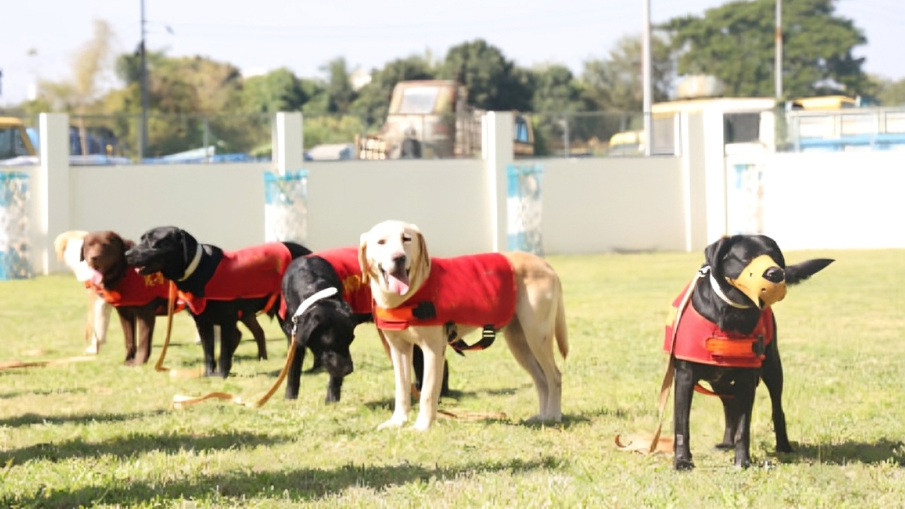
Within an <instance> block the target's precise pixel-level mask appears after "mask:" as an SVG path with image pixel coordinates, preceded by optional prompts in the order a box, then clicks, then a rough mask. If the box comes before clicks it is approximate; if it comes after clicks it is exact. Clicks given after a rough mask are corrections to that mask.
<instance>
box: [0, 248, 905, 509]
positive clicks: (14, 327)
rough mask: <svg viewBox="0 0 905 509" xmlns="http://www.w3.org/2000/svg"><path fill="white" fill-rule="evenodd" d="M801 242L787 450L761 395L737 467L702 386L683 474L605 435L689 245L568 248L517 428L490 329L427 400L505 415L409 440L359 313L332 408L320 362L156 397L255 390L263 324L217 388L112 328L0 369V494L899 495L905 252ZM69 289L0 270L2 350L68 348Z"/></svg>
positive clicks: (294, 502) (787, 326) (686, 502)
mask: <svg viewBox="0 0 905 509" xmlns="http://www.w3.org/2000/svg"><path fill="white" fill-rule="evenodd" d="M817 256H821V257H832V258H835V259H836V260H837V261H836V263H835V264H833V265H831V266H830V267H829V268H828V269H826V270H824V272H823V273H820V274H818V275H817V276H815V277H814V279H813V280H811V281H807V282H805V283H804V284H802V285H801V286H798V287H794V288H792V289H791V290H790V292H789V296H788V298H787V299H786V300H785V301H784V302H782V303H779V304H778V305H777V306H776V314H777V318H778V320H779V332H780V339H779V344H780V350H781V352H782V356H783V364H784V366H785V369H786V386H785V403H786V415H787V419H788V425H789V434H790V437H791V439H792V441H793V445H794V446H795V447H796V452H795V453H794V454H788V455H779V456H777V455H776V454H775V453H774V452H773V436H772V425H771V422H770V410H769V400H768V397H767V395H766V391H764V390H761V391H759V392H758V398H757V402H756V406H755V415H754V421H753V424H752V455H753V459H754V461H755V464H756V466H755V467H752V468H750V469H748V470H745V471H740V470H737V469H735V468H734V467H733V466H732V453H731V452H724V451H717V450H715V449H714V448H713V447H712V445H713V444H715V443H716V442H718V441H719V439H720V437H721V429H722V427H721V426H722V422H721V419H722V412H721V410H720V405H719V402H717V401H715V400H713V399H712V398H705V397H703V396H697V397H696V398H695V400H694V408H693V409H692V426H693V428H692V441H693V443H692V451H693V453H694V455H695V462H696V464H697V466H698V468H697V469H696V470H695V471H693V472H690V473H677V472H674V471H673V470H672V468H671V458H668V457H665V456H654V457H643V456H640V455H635V454H629V453H623V452H618V451H616V450H615V448H614V447H613V437H614V436H615V435H616V434H617V433H622V432H632V431H637V430H652V429H653V427H654V426H655V424H656V402H655V399H656V396H657V392H658V388H659V387H658V386H659V382H660V378H661V376H662V374H663V373H662V370H663V369H664V367H665V358H664V354H663V353H662V352H661V351H660V346H661V344H662V343H661V342H662V334H663V323H664V318H665V316H666V313H665V312H666V309H667V307H668V305H669V303H670V302H671V301H672V299H673V298H674V296H675V295H676V294H677V293H678V291H679V290H680V289H681V288H682V286H683V285H684V284H685V283H686V282H687V281H688V280H689V279H690V278H691V277H692V275H693V273H694V271H695V270H696V268H697V267H698V265H699V264H700V261H701V256H700V255H699V254H670V253H666V254H628V255H615V254H613V255H598V256H569V257H551V258H550V262H551V263H552V264H553V266H554V267H556V269H557V270H558V271H559V272H560V274H561V276H562V278H563V282H564V288H565V293H566V307H567V315H568V322H569V332H570V343H571V354H570V356H569V359H568V360H567V361H565V362H563V361H560V366H561V368H562V370H563V372H564V376H563V380H564V393H563V410H564V412H565V419H564V422H563V423H562V424H561V425H556V426H548V427H545V426H536V425H526V424H523V423H522V420H523V419H525V418H527V417H529V416H531V415H532V414H534V413H535V412H536V406H537V403H536V396H535V393H534V389H533V387H532V385H531V382H530V378H529V377H528V375H527V373H525V372H524V371H523V370H522V369H521V368H519V367H518V366H517V365H516V363H515V361H514V360H513V359H512V357H511V356H510V354H509V352H508V350H507V349H506V348H505V346H504V343H503V341H502V340H501V341H499V342H498V344H497V345H495V346H494V347H493V348H491V349H489V350H487V351H484V352H476V353H470V354H468V356H467V357H465V358H462V357H459V356H456V355H450V356H449V360H450V364H451V370H452V377H451V385H452V388H453V389H454V390H455V391H456V394H455V396H454V397H452V398H447V399H444V400H443V401H442V402H441V408H445V409H446V410H450V411H453V412H455V411H456V410H467V411H502V412H505V413H506V414H507V415H508V419H506V420H502V421H496V420H494V421H482V422H464V421H453V420H441V421H440V422H439V423H438V424H437V425H436V426H435V427H434V428H433V429H432V430H431V431H430V432H428V433H423V434H419V433H416V432H413V431H410V430H408V429H403V430H398V431H395V430H394V431H382V432H378V431H376V430H375V428H376V427H377V425H378V424H379V423H381V422H383V421H384V420H385V419H387V418H388V417H389V415H390V412H391V408H390V407H391V400H392V391H393V389H392V383H393V382H392V369H391V367H390V363H389V361H388V359H387V358H386V357H385V355H384V353H383V350H382V348H381V347H380V346H379V343H378V341H377V338H376V334H374V332H373V329H372V328H370V327H367V326H362V327H360V328H359V329H358V339H356V342H355V344H354V345H353V355H354V358H355V373H353V374H352V375H351V376H350V377H349V378H348V379H347V381H346V386H345V392H344V394H343V400H342V402H340V403H339V404H336V405H331V406H326V405H324V403H323V397H324V392H325V386H326V380H327V378H326V375H325V374H316V375H307V376H305V377H304V378H303V380H302V387H303V390H304V392H303V394H302V395H301V397H300V399H299V400H298V401H285V400H283V399H281V397H279V396H277V397H275V398H274V399H273V400H271V402H270V403H268V404H267V405H266V406H264V407H263V408H261V409H257V410H255V409H247V408H242V407H239V406H235V405H230V404H226V403H221V402H216V403H214V402H206V403H202V404H200V405H196V406H194V407H190V408H187V409H184V410H171V409H170V408H169V403H170V401H171V399H172V397H173V395H175V394H189V395H201V394H204V393H206V392H209V391H213V390H223V391H228V392H232V393H237V394H241V395H243V396H244V397H245V398H251V397H256V396H258V395H260V394H262V393H263V392H264V391H265V390H266V389H267V388H268V387H269V386H270V384H271V383H272V382H273V380H274V378H275V376H276V373H277V372H278V370H279V369H280V367H281V365H282V362H283V359H282V356H283V355H285V352H286V342H285V339H283V338H282V337H281V334H280V332H279V329H278V327H277V325H276V324H275V323H266V324H264V325H265V330H267V332H268V337H269V338H270V339H269V345H268V346H269V351H270V354H271V359H270V360H268V361H263V362H259V361H256V360H254V353H255V346H254V344H253V342H252V341H250V334H248V333H247V332H246V333H245V335H244V336H245V338H246V340H245V341H243V343H242V345H241V346H240V347H239V350H238V352H237V354H238V356H237V360H236V363H235V365H234V368H233V369H234V376H231V377H230V378H229V379H227V380H221V379H170V378H169V377H168V376H166V375H164V374H159V373H156V372H154V370H153V367H152V366H151V365H148V366H145V367H143V368H128V367H125V366H123V365H122V360H123V357H124V353H123V347H122V334H121V331H120V330H119V326H118V324H114V326H113V327H111V334H110V340H109V343H108V344H107V345H106V346H105V347H104V348H103V350H102V351H101V354H100V356H99V357H98V358H97V360H96V361H93V362H86V363H78V364H70V365H64V366H55V367H47V368H28V369H16V370H6V371H0V506H2V507H8V506H11V507H77V506H80V505H81V506H138V507H287V506H315V507H335V506H350V507H375V506H380V507H424V506H430V507H468V506H481V507H504V506H505V507H515V506H521V507H541V506H544V507H546V506H551V507H628V508H635V507H834V508H839V507H866V506H872V507H887V506H893V505H896V506H900V505H901V503H902V500H905V471H903V468H902V465H903V463H905V445H903V442H902V440H903V437H905V424H903V419H905V408H903V406H902V405H901V398H902V394H903V390H902V385H903V380H905V348H902V341H903V340H905V313H903V309H905V289H903V286H905V285H903V284H902V281H903V277H902V276H901V274H903V273H905V252H903V251H901V250H871V251H833V252H823V251H821V252H792V253H787V259H788V260H789V261H790V263H794V262H797V261H801V260H803V259H805V258H810V257H817ZM84 303H85V300H84V295H83V290H82V289H81V288H79V286H78V284H77V283H76V282H75V281H74V279H73V278H72V277H71V276H62V275H61V276H50V277H41V278H36V279H32V280H25V281H3V282H0V345H2V346H0V360H10V359H20V360H42V359H54V358H60V357H66V356H71V355H79V354H80V352H81V351H82V349H83V347H84V345H83V342H82V339H81V330H82V327H83V324H84V320H85V315H86V307H85V304H84ZM164 324H165V322H164V321H162V320H160V321H158V327H159V328H158V331H157V334H156V345H155V349H154V352H153V360H156V358H157V356H158V355H159V353H160V345H161V343H162V338H163V328H164ZM308 362H309V363H310V360H309V361H308ZM200 363H201V351H200V347H199V346H197V345H195V344H193V339H192V326H191V321H190V319H189V317H188V316H184V315H183V316H178V317H177V319H176V322H175V327H174V344H173V345H172V347H171V349H170V351H169V353H168V362H167V364H168V365H170V366H171V367H172V366H180V365H181V366H183V367H196V366H199V365H200ZM412 418H414V416H412ZM666 428H667V429H671V425H669V424H667V425H666Z"/></svg>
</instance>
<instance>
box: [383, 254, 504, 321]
mask: <svg viewBox="0 0 905 509" xmlns="http://www.w3.org/2000/svg"><path fill="white" fill-rule="evenodd" d="M515 301H516V287H515V273H514V272H513V270H512V264H511V263H509V259H507V258H506V257H505V256H503V255H501V254H499V253H485V254H479V255H470V256H458V257H455V258H431V269H430V276H429V277H428V278H427V281H425V282H424V285H423V286H422V287H421V288H420V289H418V291H417V292H415V295H413V296H411V297H410V298H409V299H408V300H406V301H405V303H404V304H402V305H401V306H398V307H396V308H392V309H384V308H378V307H376V305H375V307H374V321H375V322H376V323H377V326H378V327H379V328H381V329H387V330H403V329H406V328H408V327H409V326H410V325H443V324H445V323H448V322H455V323H457V324H463V325H471V326H475V327H483V326H485V325H491V326H493V328H494V329H500V328H502V327H503V326H504V325H506V324H507V323H509V321H510V320H512V317H513V315H514V314H515ZM425 303H430V304H432V305H433V307H434V309H435V311H436V313H435V315H434V316H433V317H430V318H417V317H416V314H417V313H418V309H419V308H422V307H423V304H425ZM413 313H415V314H413Z"/></svg>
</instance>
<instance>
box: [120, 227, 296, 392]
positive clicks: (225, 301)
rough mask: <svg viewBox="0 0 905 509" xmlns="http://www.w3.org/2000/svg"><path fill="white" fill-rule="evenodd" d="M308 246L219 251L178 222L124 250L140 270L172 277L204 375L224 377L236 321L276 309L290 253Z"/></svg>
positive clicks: (150, 232)
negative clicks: (190, 318) (216, 328)
mask: <svg viewBox="0 0 905 509" xmlns="http://www.w3.org/2000/svg"><path fill="white" fill-rule="evenodd" d="M310 252H311V251H310V250H308V249H307V248H305V247H304V246H301V245H299V244H295V243H292V242H272V243H268V244H262V245H259V246H253V247H250V248H245V249H240V250H238V251H223V250H222V249H220V248H219V247H217V246H213V245H210V244H200V243H198V241H197V240H195V238H194V237H193V236H191V235H190V234H189V233H188V232H186V231H184V230H182V229H180V228H176V227H174V226H165V227H158V228H152V229H151V230H148V231H147V232H145V233H144V234H143V235H142V236H141V241H140V242H139V243H138V244H136V245H135V246H133V247H132V248H130V249H129V250H128V251H126V262H127V263H128V264H129V265H130V266H134V267H139V268H140V272H141V273H142V274H153V273H155V272H160V273H161V274H163V276H164V277H165V278H167V279H169V280H171V281H175V282H176V286H177V287H178V288H179V290H180V297H181V298H182V299H183V300H184V301H185V302H186V304H187V306H188V309H189V311H190V312H191V314H192V316H193V318H194V319H195V327H196V328H197V329H198V335H199V336H200V338H201V346H202V348H203V350H204V375H205V376H213V375H219V376H222V377H224V378H225V377H227V376H228V375H229V371H230V369H231V368H232V358H233V353H234V352H235V349H236V347H237V346H238V343H239V329H238V328H237V326H236V323H237V322H238V321H239V320H240V319H241V317H242V316H244V315H245V314H247V313H249V312H266V313H267V314H268V315H270V316H273V315H274V314H276V310H277V309H278V307H279V306H278V300H279V298H280V283H281V281H282V278H283V273H284V272H285V271H286V268H287V267H288V266H289V264H290V263H291V261H292V260H293V259H295V258H298V257H300V256H304V255H306V254H309V253H310ZM215 325H217V326H219V327H220V333H221V337H220V356H219V371H218V370H217V367H218V366H217V361H216V360H215V357H214V326H215ZM281 325H282V323H281Z"/></svg>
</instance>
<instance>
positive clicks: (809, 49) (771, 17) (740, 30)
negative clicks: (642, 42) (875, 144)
mask: <svg viewBox="0 0 905 509" xmlns="http://www.w3.org/2000/svg"><path fill="white" fill-rule="evenodd" d="M834 3H835V0H788V1H786V2H783V4H782V9H783V12H782V25H783V65H782V69H783V92H784V93H785V95H786V96H787V97H792V98H794V97H807V96H814V95H823V94H833V93H845V94H848V95H856V94H860V93H863V92H864V91H865V90H866V89H867V88H868V87H869V86H870V84H869V82H868V80H867V77H866V75H865V73H864V71H863V70H862V69H861V66H862V64H863V63H864V59H863V58H857V57H855V56H854V55H853V54H852V50H853V49H854V48H855V47H857V46H859V45H862V44H865V43H866V42H867V39H866V38H865V36H864V34H863V33H862V32H861V30H859V29H858V28H857V27H855V25H854V23H853V22H852V20H850V19H847V18H844V17H841V16H839V15H837V14H836V13H835V6H834ZM775 5H776V4H775V0H752V1H735V2H729V3H726V4H723V5H721V6H719V7H715V8H713V9H708V10H707V11H706V12H705V13H704V15H703V16H700V17H699V16H684V17H678V18H674V19H672V20H670V21H668V22H667V23H666V24H665V25H663V27H662V28H663V29H665V30H666V31H667V32H668V33H669V34H670V36H671V40H672V48H673V50H674V51H675V52H676V53H677V54H678V65H679V66H678V72H679V74H710V75H714V76H716V77H718V78H719V79H720V80H722V81H723V82H724V83H725V85H726V95H727V96H737V97H751V96H772V95H774V93H775V90H774V88H775V87H774V69H773V68H774V51H775V42H774V35H775Z"/></svg>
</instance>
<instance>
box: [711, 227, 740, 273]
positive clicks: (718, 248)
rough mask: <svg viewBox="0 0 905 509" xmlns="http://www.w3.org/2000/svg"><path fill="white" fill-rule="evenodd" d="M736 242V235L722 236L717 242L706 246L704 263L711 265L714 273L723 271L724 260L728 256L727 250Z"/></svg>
mask: <svg viewBox="0 0 905 509" xmlns="http://www.w3.org/2000/svg"><path fill="white" fill-rule="evenodd" d="M734 242H735V236H732V237H729V236H726V235H724V236H722V237H720V238H719V239H718V240H717V241H716V242H713V243H712V244H710V245H709V246H707V247H705V248H704V265H709V266H710V270H711V271H713V272H714V273H717V274H719V273H721V272H722V268H721V267H722V263H721V262H722V260H723V257H724V256H726V252H727V251H729V248H730V247H732V244H733V243H734Z"/></svg>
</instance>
